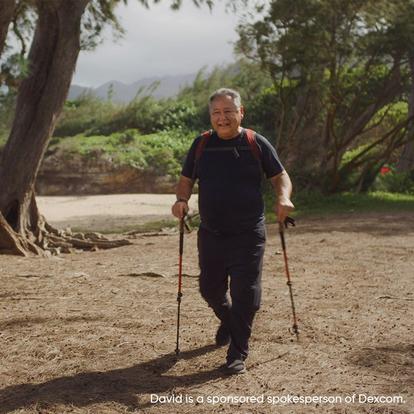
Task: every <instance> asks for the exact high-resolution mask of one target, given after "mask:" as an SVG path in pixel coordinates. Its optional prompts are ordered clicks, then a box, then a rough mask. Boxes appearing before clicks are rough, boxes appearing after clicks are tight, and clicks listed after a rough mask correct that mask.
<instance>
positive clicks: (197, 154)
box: [192, 129, 213, 180]
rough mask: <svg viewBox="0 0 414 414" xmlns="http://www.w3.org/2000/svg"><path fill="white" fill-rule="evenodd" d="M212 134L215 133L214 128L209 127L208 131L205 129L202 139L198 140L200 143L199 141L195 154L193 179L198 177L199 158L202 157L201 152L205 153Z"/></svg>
mask: <svg viewBox="0 0 414 414" xmlns="http://www.w3.org/2000/svg"><path fill="white" fill-rule="evenodd" d="M212 134H213V130H212V129H209V130H208V131H204V132H203V133H202V134H201V138H200V141H198V143H197V147H196V150H195V155H194V168H193V173H192V178H193V180H195V179H196V171H197V163H198V160H199V159H200V157H201V154H202V153H203V150H204V147H205V146H206V144H207V141H208V140H209V138H210V137H211V135H212Z"/></svg>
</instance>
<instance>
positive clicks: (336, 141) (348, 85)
mask: <svg viewBox="0 0 414 414" xmlns="http://www.w3.org/2000/svg"><path fill="white" fill-rule="evenodd" d="M257 12H258V13H257V15H256V16H255V15H253V14H252V15H250V16H248V17H247V18H246V21H245V22H243V24H241V25H240V26H239V28H238V32H239V41H238V43H237V48H238V51H239V52H240V53H242V54H243V55H245V56H246V57H248V58H249V59H252V60H254V61H260V62H261V64H262V66H263V67H264V68H266V69H267V70H268V71H269V73H270V74H271V76H272V80H273V83H274V96H272V100H273V116H271V115H270V114H269V115H268V119H273V121H274V125H275V127H276V130H277V138H278V139H277V142H278V149H279V150H280V153H281V155H282V157H286V158H287V159H288V160H289V165H288V168H289V169H290V170H291V167H292V168H295V166H300V168H301V169H302V170H303V171H305V172H306V173H308V174H312V175H316V176H320V177H322V176H324V177H326V179H324V180H322V181H319V183H321V184H322V185H321V187H322V188H323V189H324V190H327V191H331V192H334V191H341V189H342V188H343V187H344V185H343V180H345V181H346V180H349V177H348V175H349V174H354V175H355V174H359V177H356V179H355V180H351V181H353V182H354V183H360V184H358V185H360V187H361V189H362V188H365V187H366V186H368V187H369V185H370V182H371V181H372V178H373V177H375V170H376V169H378V165H381V164H383V163H384V162H387V161H388V160H389V159H390V158H391V157H392V156H393V154H395V153H397V152H398V151H399V149H400V148H401V146H402V145H403V144H404V142H405V141H406V140H407V129H406V124H404V121H406V120H407V111H404V108H402V107H401V108H397V106H398V105H401V104H405V105H407V101H408V99H407V96H408V94H409V93H410V92H409V91H410V88H412V85H410V80H409V75H410V70H411V68H410V67H409V65H408V59H409V58H410V57H412V56H413V53H414V50H413V46H412V45H413V44H414V24H413V23H412V22H413V17H414V2H412V1H402V0H392V1H388V0H387V1H385V0H378V1H373V0H362V1H357V2H353V1H348V0H333V1H331V0H298V1H295V2H292V1H290V0H272V1H270V2H268V3H267V4H266V5H260V6H258V8H257ZM399 39H400V40H401V41H399ZM270 96H271V95H270ZM270 96H269V97H270ZM398 123H400V124H398ZM382 138H383V139H382ZM404 140H405V141H404ZM365 144H367V147H366V148H367V152H363V151H362V152H361V154H360V155H361V156H360V157H359V158H358V163H357V164H355V163H354V162H353V163H352V164H350V165H349V166H350V167H352V168H348V169H347V168H343V166H344V160H343V159H342V157H343V155H344V154H346V153H347V151H349V150H352V149H353V148H356V147H360V146H362V145H365ZM348 155H349V154H348ZM354 167H357V168H354Z"/></svg>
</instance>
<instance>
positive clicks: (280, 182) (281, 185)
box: [270, 171, 292, 200]
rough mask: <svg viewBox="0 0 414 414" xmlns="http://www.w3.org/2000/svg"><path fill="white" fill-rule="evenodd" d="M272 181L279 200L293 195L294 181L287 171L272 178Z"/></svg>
mask: <svg viewBox="0 0 414 414" xmlns="http://www.w3.org/2000/svg"><path fill="white" fill-rule="evenodd" d="M270 181H271V182H272V185H273V188H274V190H275V193H276V197H277V198H278V199H279V200H280V199H287V200H289V199H290V196H291V195H292V181H291V180H290V177H289V174H288V173H287V172H286V171H283V172H282V173H280V174H279V175H277V176H276V177H273V178H271V180H270Z"/></svg>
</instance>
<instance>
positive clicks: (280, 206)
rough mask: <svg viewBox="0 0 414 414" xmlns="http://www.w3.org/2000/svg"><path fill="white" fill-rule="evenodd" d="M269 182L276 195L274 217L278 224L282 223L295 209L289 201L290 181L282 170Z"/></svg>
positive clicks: (290, 192)
mask: <svg viewBox="0 0 414 414" xmlns="http://www.w3.org/2000/svg"><path fill="white" fill-rule="evenodd" d="M270 182H271V183H272V185H273V188H274V190H275V193H276V205H275V212H276V217H277V220H278V221H279V222H281V223H283V222H284V221H285V218H286V217H287V215H288V214H289V212H290V211H292V210H293V209H294V208H295V206H294V205H293V203H292V201H291V200H290V196H291V194H292V181H290V177H289V174H288V173H287V172H286V171H285V170H283V171H282V172H281V173H280V174H278V175H275V176H274V177H271V178H270Z"/></svg>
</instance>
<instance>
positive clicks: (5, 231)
mask: <svg viewBox="0 0 414 414" xmlns="http://www.w3.org/2000/svg"><path fill="white" fill-rule="evenodd" d="M121 1H123V2H124V3H126V2H127V0H17V3H16V4H17V5H18V6H24V7H20V8H19V10H21V12H22V13H25V12H27V10H28V9H30V8H31V7H32V5H33V6H34V10H35V13H36V15H37V21H36V27H35V32H34V36H33V41H32V44H31V47H30V52H29V55H28V61H29V70H28V75H27V76H26V77H25V79H24V80H23V81H22V82H21V84H20V86H19V90H18V97H17V104H16V113H15V118H14V121H13V125H12V128H11V133H10V136H9V139H8V141H7V143H6V146H5V147H4V149H3V151H2V154H1V159H0V185H1V190H2V191H1V192H0V252H1V251H2V252H9V253H14V254H21V255H28V254H30V253H35V254H43V253H44V252H45V250H56V249H60V248H64V249H70V247H71V246H74V247H80V248H90V247H93V246H98V247H102V248H107V247H114V246H118V245H122V244H128V243H129V242H128V241H126V240H120V241H115V242H112V241H107V240H100V239H99V240H97V239H96V238H93V240H83V239H78V238H75V237H73V236H72V235H70V234H65V233H64V232H60V231H58V230H56V229H53V228H52V227H51V226H49V225H48V224H47V223H46V222H45V220H44V218H43V217H41V216H40V214H39V211H38V209H37V205H36V199H35V194H34V183H35V180H36V176H37V173H38V170H39V167H40V164H41V162H42V158H43V155H44V153H45V151H46V148H47V145H48V143H49V140H50V137H51V135H52V133H53V130H54V127H55V124H56V121H57V118H58V116H59V114H60V112H61V110H62V108H63V105H64V102H65V99H66V96H67V93H68V90H69V86H70V82H71V79H72V74H73V72H74V69H75V66H76V61H77V57H78V54H79V50H80V48H81V44H82V46H83V47H84V48H93V47H95V46H96V45H97V43H98V42H99V41H100V39H101V37H100V34H101V31H102V29H103V27H104V26H105V25H107V24H110V25H112V27H113V28H115V29H116V32H117V33H121V32H122V29H121V27H120V26H119V24H118V21H117V19H116V15H115V13H114V9H115V6H116V5H117V4H118V3H120V2H121ZM138 1H139V2H140V3H141V4H142V5H144V6H145V7H148V1H147V0H138ZM14 3H15V2H14V1H11V0H2V1H0V5H1V6H0V12H1V13H0V16H1V18H0V34H1V36H2V37H1V38H0V40H2V43H0V46H1V47H3V44H4V38H5V34H3V33H7V28H8V26H9V23H10V16H11V13H12V12H11V11H10V10H11V7H12V5H14ZM194 3H195V4H196V5H199V4H201V3H203V0H201V1H199V0H194ZM205 3H206V4H207V5H208V6H209V7H211V5H212V2H211V0H205ZM180 4H181V0H173V1H172V3H171V7H172V8H173V9H177V8H179V6H180ZM6 11H7V14H6ZM13 13H14V11H13ZM81 32H82V33H81ZM22 40H24V39H22Z"/></svg>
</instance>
